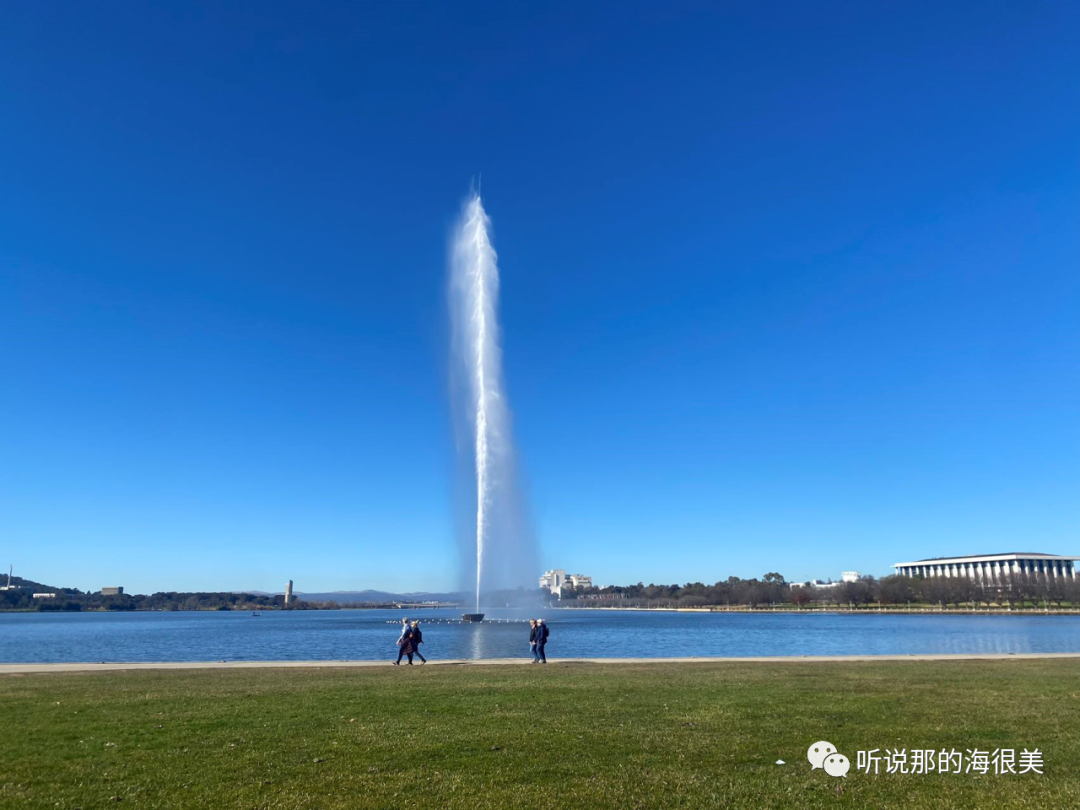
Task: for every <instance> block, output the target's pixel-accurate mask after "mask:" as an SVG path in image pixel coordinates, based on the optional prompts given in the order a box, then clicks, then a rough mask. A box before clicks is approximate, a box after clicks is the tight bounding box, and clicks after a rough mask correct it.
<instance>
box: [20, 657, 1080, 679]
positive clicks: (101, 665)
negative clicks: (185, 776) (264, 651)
mask: <svg viewBox="0 0 1080 810" xmlns="http://www.w3.org/2000/svg"><path fill="white" fill-rule="evenodd" d="M1047 658H1078V659H1080V653H986V654H982V653H979V654H974V655H960V654H957V655H949V654H945V655H806V656H761V657H757V658H554V657H553V658H552V659H551V661H550V663H552V664H604V665H607V666H620V665H624V664H747V663H756V664H807V663H846V662H856V661H1026V660H1036V659H1047ZM530 664H531V659H529V658H488V659H480V660H469V659H464V658H462V659H451V660H446V661H432V660H430V659H429V660H428V663H427V664H416V665H415V667H417V668H419V667H446V666H457V667H460V666H468V667H484V666H522V665H530ZM390 666H392V663H391V662H390V661H152V662H147V661H131V662H105V661H100V662H85V663H68V664H0V675H29V674H38V673H48V672H119V671H124V670H140V669H151V670H158V669H162V670H165V669H368V668H374V667H381V668H383V669H386V668H387V667H390ZM402 666H406V665H405V664H404V663H402ZM538 666H539V665H538Z"/></svg>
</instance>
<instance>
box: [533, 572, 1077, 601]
mask: <svg viewBox="0 0 1080 810" xmlns="http://www.w3.org/2000/svg"><path fill="white" fill-rule="evenodd" d="M548 596H549V597H550V594H548ZM561 602H562V604H564V605H566V604H567V603H572V604H573V603H576V606H579V607H671V608H680V607H681V608H693V607H720V606H728V607H735V606H739V607H751V608H756V607H764V606H778V605H794V606H795V607H798V608H805V607H810V606H818V607H849V608H862V607H866V606H869V605H878V606H880V607H897V606H902V605H919V604H921V605H936V606H939V607H948V606H956V607H960V606H961V605H970V606H972V607H977V606H981V605H985V606H986V607H987V608H989V607H992V606H995V605H996V606H1004V607H1010V608H1011V607H1018V606H1023V605H1025V604H1042V605H1047V606H1049V605H1054V606H1057V607H1061V606H1063V605H1064V604H1066V603H1068V604H1069V605H1080V580H1074V579H1071V578H1062V577H1053V576H1051V577H1047V576H1045V575H1039V574H1026V573H1025V574H1008V575H1005V576H1002V577H999V578H997V579H995V580H992V581H987V580H983V579H979V578H969V577H925V578H924V577H907V576H903V575H899V574H897V575H893V576H887V577H881V578H880V579H878V578H875V577H870V576H867V577H861V578H860V579H858V580H856V581H854V582H838V583H831V582H830V583H825V584H824V585H809V586H805V585H798V584H796V585H792V584H790V583H788V582H787V581H785V579H784V577H783V576H782V575H780V574H778V573H776V572H770V573H768V574H765V575H764V576H763V577H761V578H760V579H757V578H754V579H741V578H739V577H728V578H727V579H726V580H724V581H722V582H717V583H715V584H712V585H707V584H705V583H701V582H689V583H687V584H685V585H654V584H649V585H645V584H643V583H641V582H639V583H637V584H636V585H615V586H609V587H605V588H597V587H592V588H577V589H570V588H564V589H563V595H562V600H561Z"/></svg>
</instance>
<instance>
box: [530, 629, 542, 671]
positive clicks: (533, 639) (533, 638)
mask: <svg viewBox="0 0 1080 810" xmlns="http://www.w3.org/2000/svg"><path fill="white" fill-rule="evenodd" d="M529 652H530V653H531V654H532V657H533V660H532V662H533V663H534V664H535V663H536V662H537V661H539V660H540V659H539V658H537V657H536V619H529Z"/></svg>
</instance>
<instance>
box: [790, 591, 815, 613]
mask: <svg viewBox="0 0 1080 810" xmlns="http://www.w3.org/2000/svg"><path fill="white" fill-rule="evenodd" d="M811 600H812V597H811V596H810V592H809V591H808V590H807V589H806V588H800V587H794V588H792V589H791V602H792V604H794V605H795V606H797V607H798V608H799V610H802V609H803V608H804V607H806V606H807V605H809V604H810V602H811Z"/></svg>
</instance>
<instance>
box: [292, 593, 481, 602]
mask: <svg viewBox="0 0 1080 810" xmlns="http://www.w3.org/2000/svg"><path fill="white" fill-rule="evenodd" d="M296 596H297V598H299V599H303V600H305V601H307V602H337V603H338V604H340V605H353V604H360V603H364V602H460V601H462V600H463V599H465V594H463V593H430V592H428V591H417V592H413V593H390V592H389V591H372V590H367V591H329V592H321V593H311V592H308V591H297V593H296Z"/></svg>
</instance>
